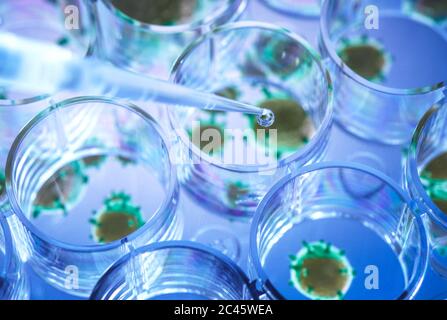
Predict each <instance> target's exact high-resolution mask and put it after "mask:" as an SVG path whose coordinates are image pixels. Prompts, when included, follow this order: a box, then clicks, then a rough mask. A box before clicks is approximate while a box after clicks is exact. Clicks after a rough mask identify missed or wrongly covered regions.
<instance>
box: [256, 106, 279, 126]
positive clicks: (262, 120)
mask: <svg viewBox="0 0 447 320" xmlns="http://www.w3.org/2000/svg"><path fill="white" fill-rule="evenodd" d="M256 121H257V122H258V124H259V125H260V126H262V127H270V126H271V125H272V124H273V122H275V114H274V113H273V112H272V111H271V110H268V109H263V111H262V114H260V115H258V116H257V118H256Z"/></svg>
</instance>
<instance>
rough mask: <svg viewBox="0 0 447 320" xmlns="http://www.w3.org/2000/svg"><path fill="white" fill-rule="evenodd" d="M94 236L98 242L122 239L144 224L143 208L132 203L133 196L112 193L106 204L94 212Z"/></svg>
mask: <svg viewBox="0 0 447 320" xmlns="http://www.w3.org/2000/svg"><path fill="white" fill-rule="evenodd" d="M93 214H94V217H93V218H92V219H91V220H90V223H91V224H92V234H93V238H94V239H95V240H96V242H98V243H110V242H112V241H116V240H120V239H122V238H124V237H126V236H128V235H129V234H131V233H133V232H135V231H137V230H138V229H139V228H140V227H142V226H143V225H144V223H145V222H144V220H143V217H142V214H141V208H140V207H137V206H135V205H134V204H132V199H131V196H130V195H128V194H125V193H123V192H120V193H112V194H111V195H110V197H108V198H107V199H106V200H104V206H103V207H102V208H101V210H99V211H97V212H96V211H95V212H93Z"/></svg>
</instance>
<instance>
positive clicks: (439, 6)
mask: <svg viewBox="0 0 447 320" xmlns="http://www.w3.org/2000/svg"><path fill="white" fill-rule="evenodd" d="M406 5H407V7H408V8H409V10H410V12H412V11H416V12H418V13H420V14H422V15H424V16H426V17H428V18H430V19H431V20H432V21H434V22H436V23H443V22H445V21H447V1H446V0H407V1H406Z"/></svg>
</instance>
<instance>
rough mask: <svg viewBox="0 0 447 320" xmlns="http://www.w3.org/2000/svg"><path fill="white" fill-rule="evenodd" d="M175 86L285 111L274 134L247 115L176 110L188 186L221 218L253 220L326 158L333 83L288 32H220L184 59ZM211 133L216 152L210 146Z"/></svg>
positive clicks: (255, 28)
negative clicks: (281, 182)
mask: <svg viewBox="0 0 447 320" xmlns="http://www.w3.org/2000/svg"><path fill="white" fill-rule="evenodd" d="M171 80H172V81H173V82H175V83H178V84H182V85H184V86H187V87H191V88H195V89H198V90H201V91H205V92H214V93H216V94H219V95H223V96H226V97H228V98H232V99H236V100H240V101H243V102H246V103H250V104H253V105H261V106H264V107H267V108H271V109H272V108H273V107H275V108H277V109H273V111H274V112H275V113H276V115H275V118H276V120H275V124H274V126H273V127H271V128H270V129H273V130H270V129H269V128H267V129H265V128H262V127H258V125H257V124H256V121H255V120H254V119H253V117H250V116H247V115H244V114H235V113H222V112H221V113H213V112H211V113H210V112H203V111H198V110H195V109H191V108H178V109H175V108H172V109H170V110H169V111H170V112H169V117H170V122H171V127H172V128H173V129H174V130H175V131H176V133H177V134H178V136H179V140H180V145H181V148H180V149H182V152H183V154H182V157H183V160H184V164H183V165H181V166H179V167H180V173H179V174H180V177H181V180H182V182H183V184H184V185H185V187H186V189H187V190H188V191H190V193H191V194H192V195H193V196H194V197H195V198H197V199H198V200H199V202H200V203H203V204H206V205H208V206H209V207H211V209H212V211H213V212H219V213H223V214H225V215H227V216H232V217H242V218H250V217H251V216H252V215H253V213H254V211H255V209H256V206H257V204H258V203H259V201H260V200H261V198H262V197H263V196H264V195H265V193H266V192H267V190H268V188H269V187H270V186H271V185H272V184H274V183H275V181H277V180H278V179H280V178H281V177H282V176H284V175H285V174H287V173H288V172H290V171H294V170H296V169H297V168H300V167H301V166H303V165H304V164H308V163H313V162H316V161H319V160H320V159H322V158H323V157H324V156H325V152H326V149H327V142H328V135H329V131H330V128H331V125H332V84H331V80H330V78H329V76H328V73H327V72H326V70H325V69H324V68H323V67H322V66H321V64H320V59H319V56H318V54H317V53H315V52H314V50H312V49H311V48H310V47H309V45H308V44H307V43H306V42H305V41H304V40H303V39H301V38H300V37H299V36H297V35H295V34H293V33H290V32H288V31H286V30H285V29H282V28H278V27H275V26H272V25H269V24H264V23H259V22H238V23H235V24H230V25H227V26H225V27H222V28H218V29H216V30H215V31H213V32H210V33H208V34H207V35H205V36H203V37H202V38H201V39H199V40H198V41H196V42H195V43H194V44H193V45H192V46H190V47H189V48H188V49H187V50H186V51H185V52H184V53H183V55H182V56H181V57H180V58H179V60H178V61H177V63H176V65H175V66H174V69H173V72H172V79H171ZM278 102H279V103H278ZM197 128H201V129H200V130H197ZM203 128H205V129H204V130H203V131H202V129H203ZM207 128H210V129H211V130H207ZM207 131H209V132H207ZM216 131H217V137H216V136H213V133H215V132H216ZM194 132H199V134H198V135H197V134H196V133H194ZM208 133H211V136H212V139H211V140H212V143H211V145H212V146H213V147H216V148H213V150H214V151H216V152H215V153H213V152H214V151H213V150H211V151H212V152H209V151H208V150H206V149H205V148H207V147H208V145H207V146H204V147H203V146H202V142H206V141H209V138H210V137H209V136H208ZM264 138H265V139H264ZM197 139H200V142H201V143H200V144H199V143H197ZM215 139H216V140H215ZM218 140H220V144H219V143H217V145H216V142H217V141H218ZM298 140H299V141H298ZM191 141H192V142H191ZM217 147H218V148H220V149H219V150H217V149H218V148H217Z"/></svg>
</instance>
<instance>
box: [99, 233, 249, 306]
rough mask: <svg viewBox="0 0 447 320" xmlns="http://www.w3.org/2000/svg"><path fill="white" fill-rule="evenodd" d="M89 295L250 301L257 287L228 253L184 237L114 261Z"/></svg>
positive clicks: (112, 297) (140, 249)
mask: <svg viewBox="0 0 447 320" xmlns="http://www.w3.org/2000/svg"><path fill="white" fill-rule="evenodd" d="M90 298H91V299H94V300H253V299H256V291H255V290H253V286H252V285H251V283H250V282H249V280H248V278H247V276H246V275H245V274H244V273H243V271H242V270H241V269H240V268H239V267H238V266H237V265H236V264H235V263H234V262H233V261H232V260H230V259H229V258H227V257H226V256H224V255H222V254H220V253H219V252H217V251H214V250H212V249H210V248H208V247H206V246H203V245H200V244H197V243H194V242H188V241H168V242H161V243H156V244H152V245H149V246H145V247H142V248H138V249H136V250H135V251H132V252H131V253H129V254H127V255H126V256H124V257H122V258H121V259H120V260H118V261H117V262H116V263H115V264H114V265H113V266H112V267H110V269H109V270H107V272H106V273H105V274H104V275H103V276H102V278H101V279H100V280H99V281H98V283H97V285H96V287H95V289H94V290H93V293H92V295H91V297H90Z"/></svg>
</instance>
